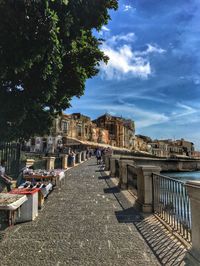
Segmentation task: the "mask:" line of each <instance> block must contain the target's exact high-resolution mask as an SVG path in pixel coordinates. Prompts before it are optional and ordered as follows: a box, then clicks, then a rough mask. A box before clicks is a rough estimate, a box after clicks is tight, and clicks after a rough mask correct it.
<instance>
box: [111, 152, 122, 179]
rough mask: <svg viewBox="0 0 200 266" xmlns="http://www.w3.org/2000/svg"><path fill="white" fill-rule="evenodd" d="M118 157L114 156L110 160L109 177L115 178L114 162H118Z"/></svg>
mask: <svg viewBox="0 0 200 266" xmlns="http://www.w3.org/2000/svg"><path fill="white" fill-rule="evenodd" d="M119 158H120V156H118V155H114V156H112V157H111V158H110V176H112V177H115V176H116V171H117V169H116V160H119Z"/></svg>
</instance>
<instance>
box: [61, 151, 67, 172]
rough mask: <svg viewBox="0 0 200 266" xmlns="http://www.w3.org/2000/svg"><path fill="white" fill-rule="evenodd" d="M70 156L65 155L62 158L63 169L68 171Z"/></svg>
mask: <svg viewBox="0 0 200 266" xmlns="http://www.w3.org/2000/svg"><path fill="white" fill-rule="evenodd" d="M67 162H68V155H67V154H64V155H63V156H62V169H67V166H68V163H67Z"/></svg>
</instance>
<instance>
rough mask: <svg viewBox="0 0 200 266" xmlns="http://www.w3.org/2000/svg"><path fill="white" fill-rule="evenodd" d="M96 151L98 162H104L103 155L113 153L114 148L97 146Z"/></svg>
mask: <svg viewBox="0 0 200 266" xmlns="http://www.w3.org/2000/svg"><path fill="white" fill-rule="evenodd" d="M94 153H95V156H96V158H97V164H102V162H103V155H106V154H112V150H111V149H110V148H104V149H102V148H97V149H96V150H95V152H94Z"/></svg>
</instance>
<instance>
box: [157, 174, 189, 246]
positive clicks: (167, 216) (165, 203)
mask: <svg viewBox="0 0 200 266" xmlns="http://www.w3.org/2000/svg"><path fill="white" fill-rule="evenodd" d="M153 208H154V213H155V214H157V215H158V216H159V217H160V218H161V219H162V220H164V221H165V222H166V223H167V224H168V225H169V226H170V227H171V228H172V229H173V231H175V232H177V233H178V234H179V235H180V236H181V237H182V238H183V239H185V240H186V241H187V242H189V243H191V209H190V199H189V197H188V194H187V191H186V188H185V185H184V183H183V182H181V181H178V180H176V179H173V178H170V177H166V176H163V175H157V174H153Z"/></svg>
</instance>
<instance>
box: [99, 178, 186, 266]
mask: <svg viewBox="0 0 200 266" xmlns="http://www.w3.org/2000/svg"><path fill="white" fill-rule="evenodd" d="M102 175H105V174H103V173H102ZM102 179H105V182H106V184H107V186H108V187H107V188H104V192H105V193H113V195H114V197H115V198H116V200H117V201H118V203H119V204H120V206H121V208H122V210H120V211H116V212H115V215H116V218H117V220H118V222H119V223H132V224H133V225H134V226H135V227H136V228H137V230H138V232H139V233H140V235H141V236H142V237H143V239H144V240H145V241H146V243H147V244H148V246H149V247H150V249H151V250H152V252H153V253H154V254H155V256H156V257H157V259H158V260H159V262H160V263H161V265H164V266H183V265H185V264H184V262H183V258H184V256H185V253H186V248H185V247H184V246H183V245H182V243H181V242H180V241H179V240H178V239H177V238H175V237H174V236H173V235H172V234H171V233H170V232H169V231H168V230H167V229H166V228H165V227H164V226H163V225H162V224H161V222H160V221H159V220H158V219H157V218H156V217H155V216H154V215H149V216H148V217H145V218H144V217H143V215H142V214H141V213H140V212H139V211H138V209H136V208H135V207H134V206H131V207H130V202H128V200H127V199H126V198H125V196H124V195H123V194H122V193H120V190H119V188H118V187H116V186H115V185H114V184H113V183H112V181H111V180H110V177H109V178H105V176H102ZM133 241H134V239H133Z"/></svg>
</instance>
